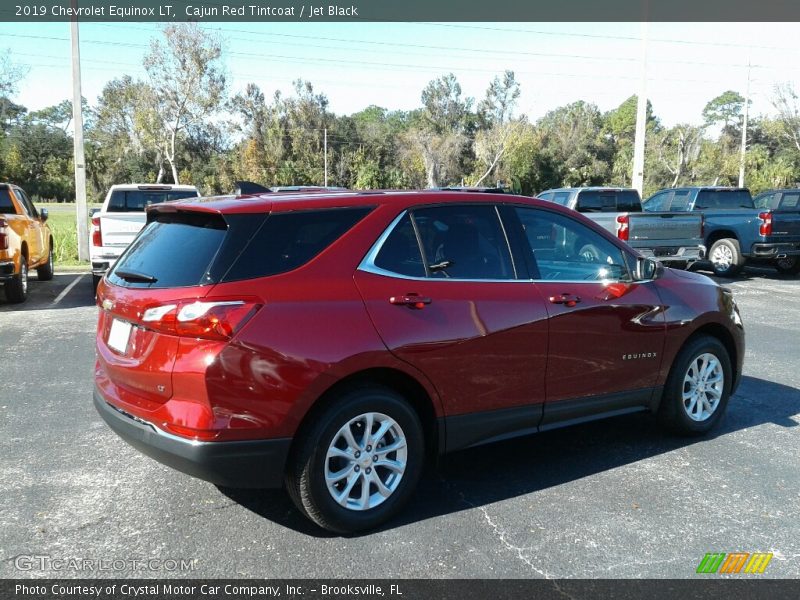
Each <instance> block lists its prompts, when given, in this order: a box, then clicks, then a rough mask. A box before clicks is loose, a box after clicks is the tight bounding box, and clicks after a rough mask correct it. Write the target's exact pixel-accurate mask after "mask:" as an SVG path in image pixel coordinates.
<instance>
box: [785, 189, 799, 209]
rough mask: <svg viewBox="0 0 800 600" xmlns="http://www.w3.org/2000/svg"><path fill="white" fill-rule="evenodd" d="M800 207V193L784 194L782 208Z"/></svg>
mask: <svg viewBox="0 0 800 600" xmlns="http://www.w3.org/2000/svg"><path fill="white" fill-rule="evenodd" d="M798 205H800V191H797V192H784V194H783V198H781V205H780V208H797V207H798Z"/></svg>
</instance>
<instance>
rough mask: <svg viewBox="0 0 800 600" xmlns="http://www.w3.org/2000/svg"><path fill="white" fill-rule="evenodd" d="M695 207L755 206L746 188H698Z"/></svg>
mask: <svg viewBox="0 0 800 600" xmlns="http://www.w3.org/2000/svg"><path fill="white" fill-rule="evenodd" d="M694 207H695V208H697V209H701V210H702V209H706V208H755V205H754V204H753V198H752V196H750V192H748V191H747V190H700V192H698V194H697V200H696V201H695V203H694Z"/></svg>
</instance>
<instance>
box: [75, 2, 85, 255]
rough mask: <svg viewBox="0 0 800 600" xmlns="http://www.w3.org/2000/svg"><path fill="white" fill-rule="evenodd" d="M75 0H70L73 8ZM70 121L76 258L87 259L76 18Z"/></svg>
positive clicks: (79, 59) (81, 114)
mask: <svg viewBox="0 0 800 600" xmlns="http://www.w3.org/2000/svg"><path fill="white" fill-rule="evenodd" d="M76 4H77V0H72V6H73V8H75V5H76ZM71 26H72V122H73V123H74V126H75V133H74V135H73V140H74V150H75V153H74V156H73V163H74V164H75V218H76V220H77V224H78V259H79V260H89V227H88V223H87V219H88V211H87V209H86V161H85V158H84V155H83V96H82V94H81V49H80V40H79V38H78V19H77V17H76V18H73V19H72V23H71Z"/></svg>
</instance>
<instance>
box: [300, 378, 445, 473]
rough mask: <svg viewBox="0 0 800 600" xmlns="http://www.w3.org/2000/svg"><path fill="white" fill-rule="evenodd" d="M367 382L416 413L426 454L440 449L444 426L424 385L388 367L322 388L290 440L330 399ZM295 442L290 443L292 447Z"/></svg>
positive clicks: (340, 380) (436, 453) (433, 400)
mask: <svg viewBox="0 0 800 600" xmlns="http://www.w3.org/2000/svg"><path fill="white" fill-rule="evenodd" d="M371 385H378V386H382V387H385V388H388V389H390V390H392V391H394V392H397V393H398V394H400V395H401V396H403V398H404V399H405V400H406V401H407V402H408V403H409V405H410V406H411V407H412V408H413V409H414V412H416V413H417V416H418V417H419V420H420V423H421V424H422V431H423V434H424V438H425V448H426V453H427V454H428V457H429V458H434V457H435V456H437V455H438V454H439V452H440V451H441V450H442V449H444V443H443V440H444V429H443V427H442V426H441V425H440V421H439V419H438V418H437V411H436V405H435V402H436V400H435V399H434V398H433V397H432V396H431V394H430V393H429V392H428V390H427V389H426V387H425V386H424V385H423V384H422V383H421V382H419V381H418V380H417V379H416V378H414V377H413V376H412V375H410V374H408V373H406V372H405V371H401V370H400V369H396V368H392V367H371V368H367V369H363V370H360V371H356V372H353V373H351V374H349V375H347V376H345V377H343V378H341V379H339V380H338V381H336V382H335V383H334V384H332V385H331V386H330V387H328V388H327V389H325V390H324V391H323V392H322V393H321V394H320V395H319V396H318V397H317V399H316V400H315V401H314V403H313V404H312V406H311V408H310V409H309V410H308V411H307V412H306V414H305V416H304V417H303V418H302V420H301V421H300V424H299V426H298V428H297V432H296V433H295V435H294V440H297V439H299V438H300V437H301V435H300V434H301V432H302V431H303V430H304V429H306V428H307V427H308V426H309V425H310V423H312V422H313V421H314V419H315V418H316V416H317V415H318V414H319V413H320V412H322V411H323V410H324V409H325V408H326V407H327V406H328V403H329V402H330V401H332V400H333V399H335V398H336V397H337V396H340V395H341V394H343V393H345V392H348V391H351V390H354V389H358V388H363V387H369V386H371ZM294 445H295V442H294V441H293V442H292V448H294Z"/></svg>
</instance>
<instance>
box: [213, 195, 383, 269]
mask: <svg viewBox="0 0 800 600" xmlns="http://www.w3.org/2000/svg"><path fill="white" fill-rule="evenodd" d="M371 210H372V208H371V207H361V206H359V207H355V208H328V209H322V210H302V211H293V212H282V213H281V212H278V213H272V214H271V215H270V216H269V217H268V218H267V220H266V222H265V223H264V224H263V225H262V226H261V228H260V229H259V230H258V231H257V232H256V234H255V236H254V237H253V239H252V240H251V241H250V243H249V244H248V246H247V248H245V250H244V252H242V254H241V256H240V257H239V259H238V260H237V261H236V263H235V264H234V265H233V267H232V268H231V269H230V271H229V272H228V273H227V274H226V275H225V276H224V277H223V281H237V280H240V279H253V278H256V277H266V276H268V275H276V274H278V273H285V272H287V271H291V270H293V269H296V268H298V267H300V266H302V265H304V264H305V263H307V262H308V261H310V260H311V259H313V258H315V257H316V256H317V255H318V254H320V253H321V252H322V251H323V250H325V249H326V248H327V247H328V246H330V245H331V244H332V243H334V242H335V241H336V240H338V239H339V238H340V237H341V236H342V235H344V234H345V233H346V232H347V231H348V230H349V229H350V228H352V227H353V226H354V225H355V224H356V223H358V222H359V221H360V220H361V219H363V218H364V217H365V216H366V215H367V214H368V213H369V212H370V211H371Z"/></svg>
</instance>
